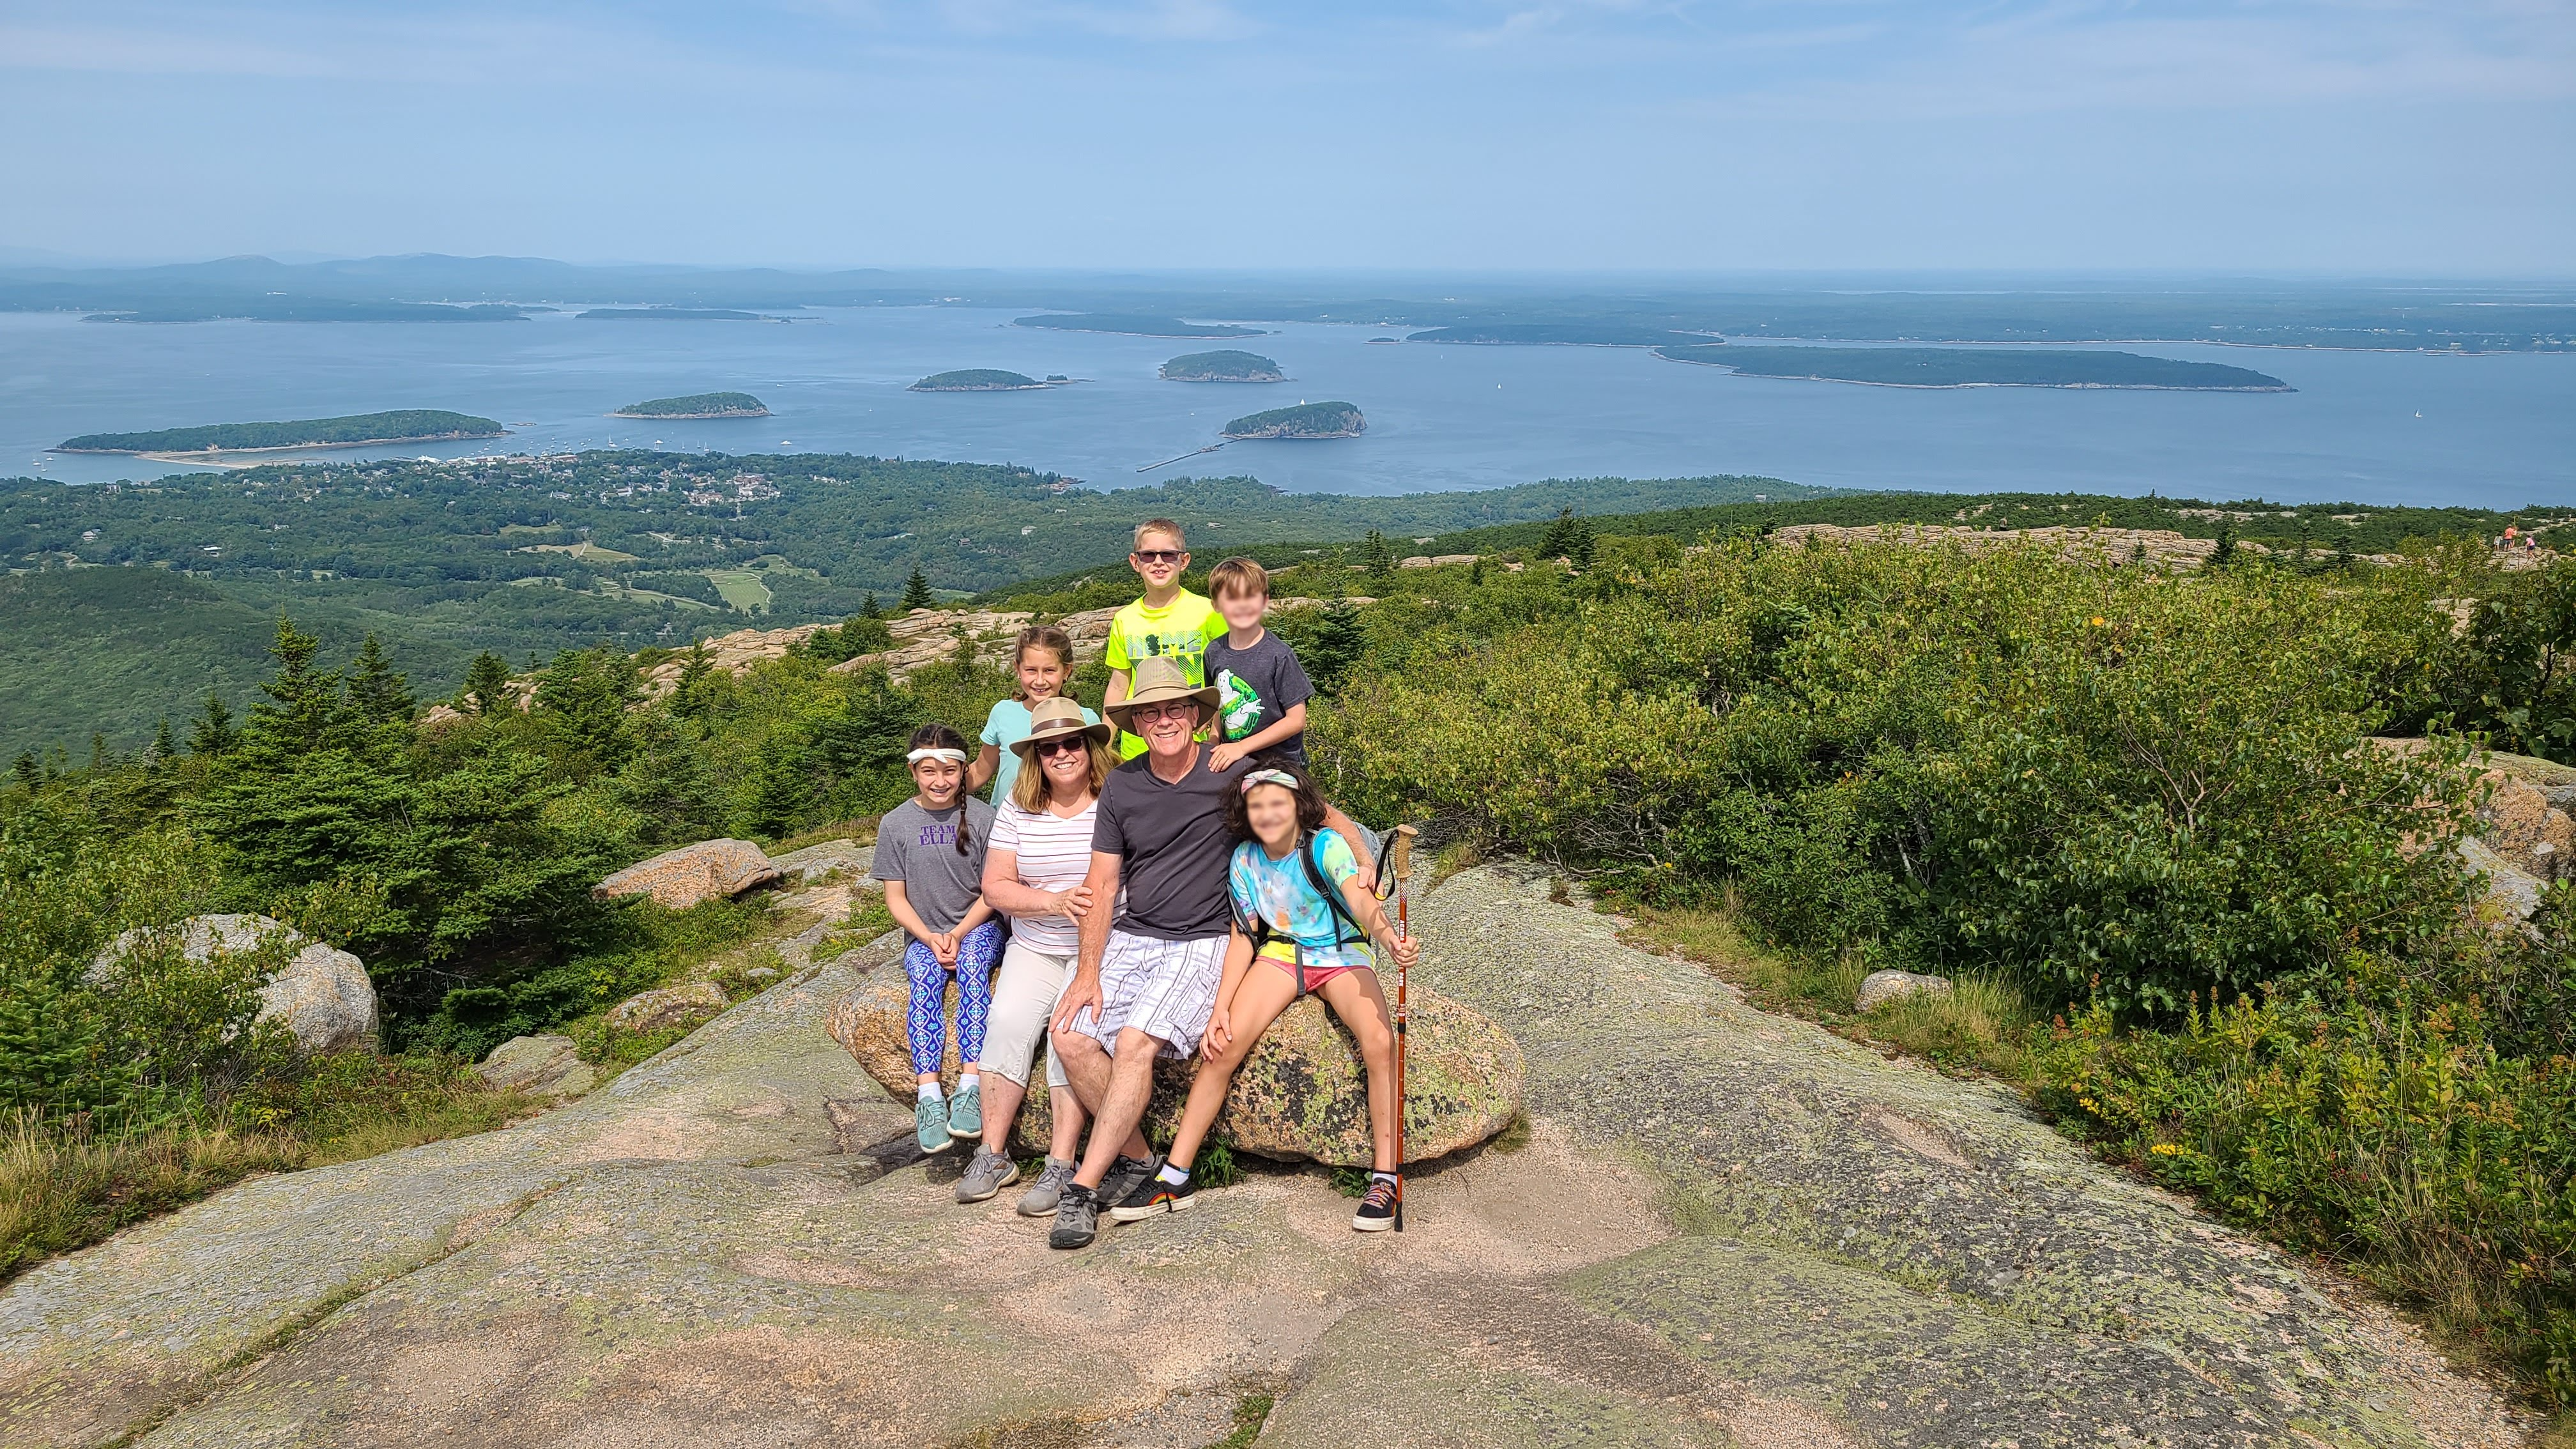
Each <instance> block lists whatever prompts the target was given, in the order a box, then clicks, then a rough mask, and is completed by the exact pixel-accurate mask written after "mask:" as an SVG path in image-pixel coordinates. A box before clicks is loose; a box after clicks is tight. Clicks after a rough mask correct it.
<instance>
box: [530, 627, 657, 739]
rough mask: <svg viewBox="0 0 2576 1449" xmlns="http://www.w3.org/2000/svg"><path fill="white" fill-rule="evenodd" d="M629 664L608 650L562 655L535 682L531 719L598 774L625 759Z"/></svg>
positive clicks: (634, 695) (631, 689)
mask: <svg viewBox="0 0 2576 1449" xmlns="http://www.w3.org/2000/svg"><path fill="white" fill-rule="evenodd" d="M641 695H642V691H641V690H639V689H638V688H637V687H636V682H635V661H634V660H633V659H631V658H629V657H628V656H627V655H626V654H625V653H624V652H623V651H621V650H619V649H617V648H616V647H614V646H612V645H608V644H601V645H599V646H598V647H597V648H593V649H579V650H574V649H567V650H565V651H564V652H563V653H561V654H558V655H556V656H555V662H554V663H552V664H549V665H547V666H546V668H545V672H544V673H542V674H541V675H539V676H538V678H537V713H538V714H539V715H540V716H542V717H544V718H545V719H546V720H547V722H548V723H550V724H552V725H553V726H554V727H555V729H556V731H557V732H558V734H559V735H560V736H561V737H562V738H563V739H564V740H565V741H566V743H568V744H570V745H571V746H572V748H574V749H575V750H577V751H580V752H581V753H583V754H585V755H587V756H589V757H590V760H591V761H592V762H593V763H594V764H595V765H597V766H598V767H599V768H601V769H608V770H613V769H616V768H617V767H618V765H620V764H622V763H623V762H624V761H625V759H626V753H627V750H628V749H629V748H630V747H631V745H632V740H631V739H630V738H629V737H628V735H627V733H626V709H627V706H629V705H631V704H633V703H635V701H636V700H637V699H638V698H640V697H641Z"/></svg>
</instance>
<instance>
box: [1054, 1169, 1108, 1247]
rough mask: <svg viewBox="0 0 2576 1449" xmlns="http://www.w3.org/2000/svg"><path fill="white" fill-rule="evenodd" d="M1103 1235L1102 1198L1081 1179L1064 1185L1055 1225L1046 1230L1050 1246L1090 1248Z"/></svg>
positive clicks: (1056, 1212) (1057, 1205)
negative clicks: (1094, 1240) (1101, 1233)
mask: <svg viewBox="0 0 2576 1449" xmlns="http://www.w3.org/2000/svg"><path fill="white" fill-rule="evenodd" d="M1099 1236H1100V1199H1099V1198H1097V1197H1095V1196H1093V1195H1092V1191H1091V1189H1090V1188H1087V1187H1084V1186H1083V1185H1082V1184H1081V1183H1078V1182H1068V1183H1066V1184H1065V1185H1064V1196H1063V1197H1062V1198H1061V1199H1059V1200H1058V1201H1057V1203H1056V1205H1055V1227H1054V1228H1053V1229H1051V1230H1050V1231H1049V1232H1048V1233H1047V1246H1048V1247H1050V1248H1088V1247H1090V1246H1091V1240H1092V1239H1094V1238H1096V1237H1099Z"/></svg>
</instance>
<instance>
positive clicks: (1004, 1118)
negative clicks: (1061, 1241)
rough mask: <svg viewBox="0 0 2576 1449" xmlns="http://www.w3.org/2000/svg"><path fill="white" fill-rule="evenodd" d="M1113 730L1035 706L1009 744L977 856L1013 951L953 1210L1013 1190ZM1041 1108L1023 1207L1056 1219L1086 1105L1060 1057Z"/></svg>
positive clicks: (1050, 1061)
mask: <svg viewBox="0 0 2576 1449" xmlns="http://www.w3.org/2000/svg"><path fill="white" fill-rule="evenodd" d="M1111 733H1112V731H1111V729H1110V727H1109V726H1108V725H1105V724H1098V723H1092V722H1087V721H1085V720H1084V718H1083V711H1082V707H1081V706H1080V705H1077V704H1075V703H1074V702H1073V701H1072V700H1069V699H1066V698H1064V697H1062V696H1056V697H1054V698H1050V699H1044V700H1040V701H1038V702H1036V704H1035V705H1034V706H1033V707H1032V708H1031V711H1030V717H1029V732H1028V733H1027V734H1026V735H1023V736H1021V737H1020V738H1019V739H1016V740H1013V741H1012V742H1011V745H1010V748H1011V751H1012V752H1013V753H1014V754H1016V755H1018V756H1019V757H1020V771H1019V775H1018V778H1016V779H1014V780H1013V781H1012V782H1011V794H1010V797H1009V798H1008V799H1006V800H1004V801H1002V802H1001V808H1000V810H999V811H998V812H997V813H996V816H995V819H994V822H993V838H992V841H991V843H990V845H989V846H988V847H987V848H986V851H985V855H984V900H985V902H986V903H987V904H989V905H991V906H992V907H993V908H994V909H995V910H998V911H1000V912H1002V913H1003V914H1004V915H1006V916H1009V917H1010V918H1011V940H1010V944H1009V945H1008V946H1006V947H1004V948H1003V951H1002V970H1001V974H1000V975H999V976H997V977H996V978H994V981H993V1006H992V1011H991V1013H990V1014H989V1015H988V1016H987V1018H986V1023H985V1027H984V1061H983V1066H984V1073H985V1087H984V1094H985V1095H984V1142H983V1145H982V1146H981V1147H979V1148H977V1149H976V1152H975V1160H974V1161H972V1162H970V1163H968V1164H967V1165H966V1175H965V1176H964V1177H961V1178H959V1179H958V1181H957V1200H958V1201H959V1202H962V1203H963V1202H982V1201H983V1200H985V1199H986V1198H989V1197H991V1196H992V1195H993V1194H995V1193H997V1192H1000V1191H1001V1190H1002V1189H1003V1188H1004V1187H1005V1186H1007V1185H1009V1184H1010V1183H1012V1182H1015V1181H1017V1180H1018V1178H1019V1175H1020V1168H1019V1164H1018V1163H1016V1162H1014V1161H1012V1160H1011V1156H1010V1154H1009V1153H1008V1152H1006V1151H1005V1150H1003V1149H1004V1144H1006V1143H1007V1142H1009V1141H1010V1136H1011V1124H1012V1121H1013V1120H1014V1119H1015V1118H1017V1117H1018V1116H1019V1112H1020V1104H1021V1102H1022V1101H1023V1100H1024V1099H1025V1098H1026V1097H1027V1095H1028V1082H1029V1068H1030V1066H1031V1064H1032V1059H1033V1058H1034V1057H1035V1056H1036V1055H1037V1048H1038V1043H1040V1042H1041V1041H1044V1040H1045V1039H1046V1034H1047V1019H1048V1018H1049V1017H1050V1016H1052V1015H1054V1014H1055V1003H1056V998H1057V997H1058V996H1059V995H1061V994H1063V991H1064V984H1065V982H1066V981H1067V980H1069V979H1071V977H1072V975H1073V965H1074V957H1075V956H1076V955H1077V954H1078V953H1079V951H1080V949H1081V944H1082V942H1081V921H1082V917H1083V915H1084V913H1085V912H1087V911H1089V910H1090V909H1091V906H1092V900H1091V889H1090V887H1088V886H1086V885H1084V884H1083V877H1084V876H1085V875H1086V874H1087V873H1089V871H1090V869H1091V830H1092V825H1093V822H1094V818H1095V816H1096V815H1097V814H1098V810H1099V805H1100V785H1101V782H1102V781H1103V780H1106V779H1107V778H1108V777H1109V767H1110V766H1111V765H1112V764H1113V763H1115V762H1114V761H1113V760H1112V759H1111V758H1110V755H1109V750H1108V744H1109V739H1110V735H1111ZM1047 1107H1048V1111H1049V1114H1050V1115H1051V1116H1052V1117H1053V1118H1054V1121H1053V1122H1052V1123H1051V1124H1050V1126H1051V1127H1052V1129H1053V1130H1052V1132H1051V1133H1050V1141H1049V1144H1048V1147H1047V1160H1046V1168H1045V1170H1044V1171H1042V1172H1040V1173H1039V1174H1038V1180H1037V1182H1036V1183H1035V1184H1034V1185H1032V1186H1031V1187H1030V1188H1029V1190H1028V1191H1027V1192H1026V1193H1024V1194H1022V1195H1021V1197H1020V1203H1019V1210H1020V1212H1021V1213H1022V1214H1023V1215H1025V1216H1028V1217H1046V1216H1048V1215H1050V1214H1052V1213H1054V1211H1055V1207H1056V1200H1057V1198H1059V1197H1060V1196H1062V1195H1063V1192H1064V1185H1065V1184H1066V1183H1068V1182H1070V1181H1072V1180H1073V1171H1074V1165H1075V1162H1076V1161H1077V1159H1078V1158H1079V1157H1080V1155H1081V1150H1082V1128H1083V1120H1084V1119H1083V1112H1082V1103H1081V1102H1080V1101H1079V1100H1078V1099H1077V1098H1075V1096H1074V1094H1073V1093H1072V1092H1071V1091H1069V1090H1067V1088H1066V1087H1065V1082H1064V1072H1063V1070H1062V1069H1061V1068H1059V1067H1058V1066H1057V1065H1056V1062H1055V1052H1054V1050H1053V1049H1052V1048H1050V1049H1049V1050H1048V1052H1047Z"/></svg>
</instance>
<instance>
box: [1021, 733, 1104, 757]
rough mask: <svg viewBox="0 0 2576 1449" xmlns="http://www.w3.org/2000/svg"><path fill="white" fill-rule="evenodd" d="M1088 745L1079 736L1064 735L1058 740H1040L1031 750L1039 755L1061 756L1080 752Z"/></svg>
mask: <svg viewBox="0 0 2576 1449" xmlns="http://www.w3.org/2000/svg"><path fill="white" fill-rule="evenodd" d="M1089 743H1090V741H1088V740H1085V739H1084V738H1083V737H1082V736H1080V735H1066V736H1065V737H1064V738H1063V739H1060V740H1040V741H1038V742H1037V744H1036V745H1035V746H1034V747H1033V748H1034V750H1035V752H1036V753H1038V754H1041V755H1061V754H1068V753H1071V752H1073V751H1077V750H1080V749H1081V748H1082V747H1083V746H1084V745H1086V744H1089Z"/></svg>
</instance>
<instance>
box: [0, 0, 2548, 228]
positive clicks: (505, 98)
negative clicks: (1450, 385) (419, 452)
mask: <svg viewBox="0 0 2576 1449" xmlns="http://www.w3.org/2000/svg"><path fill="white" fill-rule="evenodd" d="M0 129H5V132H6V134H8V135H9V136H10V137H12V138H13V142H14V144H12V145H10V146H8V147H5V148H0V194H5V195H7V196H8V197H9V198H10V199H11V200H10V204H9V205H8V207H7V208H6V209H5V211H0V246H7V247H14V248H41V249H48V250H51V251H56V252H63V253H70V254H76V255H82V256H97V257H113V258H153V259H163V258H194V257H204V256H214V255H222V254H229V253H237V252H251V251H264V252H269V253H272V254H278V253H323V254H333V255H354V254H372V253H382V252H407V251H444V252H456V253H512V254H519V255H536V256H555V257H563V258H567V259H572V260H582V261H592V260H643V261H673V262H721V263H741V262H760V263H773V264H781V265H794V266H827V265H829V266H840V265H887V266H911V265H953V266H1005V267H1078V268H1102V267H1135V268H1201V267H1212V268H1300V269H1303V268H1371V269H1416V268H1418V269H1428V270H1437V271H1453V270H1454V271H1466V270H1477V271H1483V270H1559V269H1580V270H1589V269H1641V270H1671V271H1739V270H1846V269H1914V268H1926V269H1948V268H1976V269H2002V270H2023V269H2049V270H2068V269H2072V270H2082V271H2129V270H2165V269H2172V270H2185V271H2208V270H2219V271H2247V272H2261V273H2266V274H2283V273H2328V274H2333V273H2346V274H2348V273H2365V274H2380V275H2394V274H2405V275H2453V276H2479V275H2498V274H2504V275H2543V276H2552V277H2565V276H2568V275H2570V274H2576V240H2572V239H2576V0H2439V3H2405V0H2349V3H2346V0H2239V3H2206V0H2172V3H2156V4H2147V3H2135V4H2117V3H2095V0H1982V3H1928V0H1927V3H1916V4H1903V3H1885V0H1811V3H1789V0H1773V3H1765V0H1719V3H1687V0H1682V3H1662V4H1648V3H1620V0H1592V3H1586V0H1562V3H1542V4H1530V3H1493V4H1488V3H1482V0H1451V3H1433V4H1414V5H1406V4H1395V3H1387V4H1341V3H1334V0H1311V3H1303V4H1293V5H1291V4H1261V3H1253V0H1239V3H1228V0H1161V3H1119V0H1097V3H1063V4H1055V3H1029V4H1013V3H1005V0H957V3H948V4H918V5H898V4H876V3H869V0H792V3H764V0H752V3H741V0H736V3H728V4H722V5H708V4H704V3H695V4H689V5H678V4H659V3H654V4H627V5H618V6H609V5H583V4H557V3H548V0H523V3H515V4H477V3H458V4H387V3H379V4H362V5H350V4H346V3H330V4H322V3H301V0H294V3H281V4H273V5H262V6H241V5H223V4H206V3H197V4H185V5H158V6H156V5H146V4H134V3H127V0H76V3H74V0H5V3H0Z"/></svg>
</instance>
